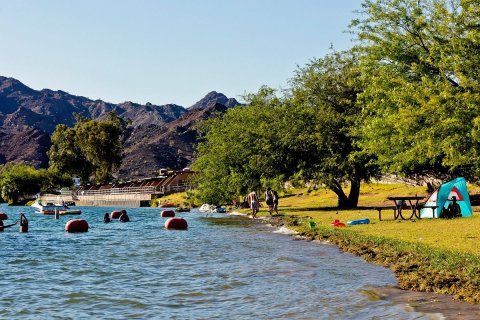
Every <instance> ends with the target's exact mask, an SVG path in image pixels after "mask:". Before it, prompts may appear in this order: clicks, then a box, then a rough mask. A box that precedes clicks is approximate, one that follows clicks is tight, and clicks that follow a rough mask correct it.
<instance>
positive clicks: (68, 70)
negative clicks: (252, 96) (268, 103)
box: [0, 0, 362, 107]
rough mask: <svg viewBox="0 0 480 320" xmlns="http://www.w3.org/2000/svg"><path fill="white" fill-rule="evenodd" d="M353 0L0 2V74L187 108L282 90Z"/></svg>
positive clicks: (337, 39)
mask: <svg viewBox="0 0 480 320" xmlns="http://www.w3.org/2000/svg"><path fill="white" fill-rule="evenodd" d="M361 2H362V1H361V0H130V1H127V0H71V1H70V0H0V35H1V36H0V75H3V76H7V77H13V78H16V79H18V80H20V81H22V82H23V83H25V84H26V85H28V86H30V87H32V88H34V89H37V90H39V89H43V88H49V89H52V90H64V91H67V92H69V93H71V94H75V95H81V96H85V97H88V98H90V99H102V100H105V101H108V102H114V103H119V102H123V101H133V102H138V103H146V102H151V103H153V104H166V103H176V104H179V105H182V106H185V107H188V106H190V105H192V104H193V103H195V102H196V101H197V100H199V99H200V98H202V97H203V96H204V95H205V94H206V93H208V92H210V91H212V90H215V91H219V92H223V93H224V94H226V95H227V96H228V97H235V98H238V97H239V96H240V95H242V94H244V93H245V92H254V91H257V90H258V88H259V87H260V86H261V85H264V84H265V85H269V86H271V87H274V88H280V87H285V86H286V83H287V80H288V78H290V77H292V75H293V71H294V70H295V69H296V68H297V66H298V65H300V66H301V65H304V64H306V63H307V62H308V61H309V60H310V59H311V58H313V57H322V56H323V55H325V54H326V53H327V52H329V48H330V46H331V45H332V44H333V46H334V48H335V49H336V50H343V49H346V48H349V47H351V41H350V38H351V35H349V34H347V33H345V30H346V29H347V26H348V24H349V22H350V20H351V19H352V18H353V17H354V16H355V15H354V14H353V11H354V10H358V9H360V4H361Z"/></svg>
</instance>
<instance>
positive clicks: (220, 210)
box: [214, 207, 227, 213]
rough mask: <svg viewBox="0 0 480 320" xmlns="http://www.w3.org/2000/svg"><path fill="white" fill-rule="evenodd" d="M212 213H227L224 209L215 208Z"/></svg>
mask: <svg viewBox="0 0 480 320" xmlns="http://www.w3.org/2000/svg"><path fill="white" fill-rule="evenodd" d="M214 212H216V213H227V209H226V208H225V207H217V208H215V210H214Z"/></svg>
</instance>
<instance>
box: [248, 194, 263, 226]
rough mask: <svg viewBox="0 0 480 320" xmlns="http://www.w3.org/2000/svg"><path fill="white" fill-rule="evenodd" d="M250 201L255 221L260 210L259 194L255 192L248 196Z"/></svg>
mask: <svg viewBox="0 0 480 320" xmlns="http://www.w3.org/2000/svg"><path fill="white" fill-rule="evenodd" d="M248 200H249V202H250V208H251V209H252V217H253V218H254V219H255V218H256V217H257V213H258V209H259V208H260V203H259V202H258V196H257V192H256V191H255V190H253V191H252V192H250V193H249V194H248Z"/></svg>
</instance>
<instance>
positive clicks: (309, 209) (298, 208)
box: [279, 207, 375, 212]
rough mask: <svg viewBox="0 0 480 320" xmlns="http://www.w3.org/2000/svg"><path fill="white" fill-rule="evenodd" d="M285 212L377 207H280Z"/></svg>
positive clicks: (355, 209) (351, 209)
mask: <svg viewBox="0 0 480 320" xmlns="http://www.w3.org/2000/svg"><path fill="white" fill-rule="evenodd" d="M279 209H281V210H282V211H285V212H298V211H358V210H375V207H356V208H339V207H309V208H303V207H280V208H279Z"/></svg>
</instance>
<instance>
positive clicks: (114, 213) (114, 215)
mask: <svg viewBox="0 0 480 320" xmlns="http://www.w3.org/2000/svg"><path fill="white" fill-rule="evenodd" d="M122 213H123V212H122V211H112V213H110V219H112V220H113V219H118V218H120V216H121V215H122Z"/></svg>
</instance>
